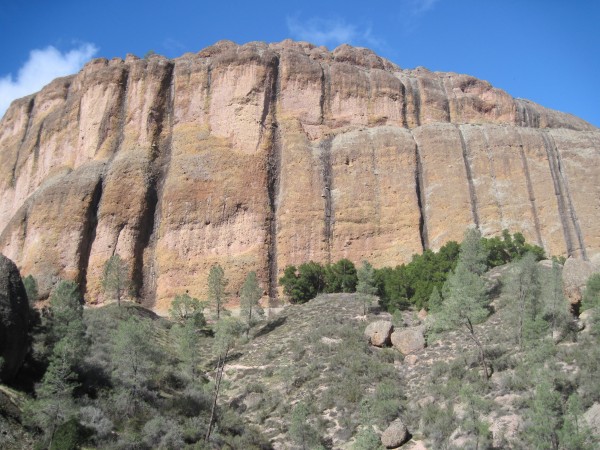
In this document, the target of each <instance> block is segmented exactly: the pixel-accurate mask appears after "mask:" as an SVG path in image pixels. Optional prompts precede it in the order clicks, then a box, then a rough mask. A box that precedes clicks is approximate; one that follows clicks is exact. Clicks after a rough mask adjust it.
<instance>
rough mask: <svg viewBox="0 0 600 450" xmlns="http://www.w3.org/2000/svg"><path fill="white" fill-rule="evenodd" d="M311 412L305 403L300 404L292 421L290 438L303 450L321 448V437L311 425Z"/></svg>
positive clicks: (297, 405)
mask: <svg viewBox="0 0 600 450" xmlns="http://www.w3.org/2000/svg"><path fill="white" fill-rule="evenodd" d="M309 419H310V410H309V409H308V406H307V405H306V404H305V403H304V402H299V403H297V404H296V406H294V409H293V410H292V417H291V421H290V429H289V433H290V438H292V441H294V443H295V444H296V445H298V446H299V447H300V448H302V450H312V449H315V448H318V447H320V443H319V435H318V434H317V431H316V430H315V428H314V427H313V426H312V425H311V423H310V420H309Z"/></svg>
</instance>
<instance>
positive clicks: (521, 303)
mask: <svg viewBox="0 0 600 450" xmlns="http://www.w3.org/2000/svg"><path fill="white" fill-rule="evenodd" d="M503 285H504V289H503V290H504V293H505V295H506V296H507V301H508V308H509V311H510V312H511V314H510V315H511V322H512V323H514V326H515V329H516V333H515V335H516V339H517V344H518V345H519V348H521V349H523V348H524V346H525V343H526V342H531V341H532V340H535V339H537V338H539V337H540V336H541V335H542V334H543V331H544V328H545V325H546V323H545V322H544V320H543V319H542V312H543V309H542V307H543V304H542V298H541V283H540V271H539V268H538V265H537V263H536V261H535V256H534V255H533V254H531V253H528V254H527V255H525V256H524V257H523V258H522V259H521V260H519V261H517V262H515V263H514V265H513V267H512V268H511V271H510V272H509V273H508V276H507V277H506V280H505V282H504V284H503Z"/></svg>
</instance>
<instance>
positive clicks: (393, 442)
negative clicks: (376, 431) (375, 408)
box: [381, 419, 410, 448]
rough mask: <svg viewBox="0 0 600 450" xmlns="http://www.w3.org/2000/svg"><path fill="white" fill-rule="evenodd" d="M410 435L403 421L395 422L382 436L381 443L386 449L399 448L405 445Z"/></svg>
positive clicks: (397, 420)
mask: <svg viewBox="0 0 600 450" xmlns="http://www.w3.org/2000/svg"><path fill="white" fill-rule="evenodd" d="M409 438H410V435H409V433H408V429H407V428H406V425H404V422H402V420H401V419H396V420H394V421H393V422H392V423H391V424H390V426H389V427H387V428H386V430H385V431H384V432H383V434H382V435H381V443H382V444H383V446H384V447H385V448H398V447H400V446H401V445H402V444H404V443H405V442H406V441H408V439H409Z"/></svg>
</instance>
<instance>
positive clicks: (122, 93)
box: [111, 68, 130, 156]
mask: <svg viewBox="0 0 600 450" xmlns="http://www.w3.org/2000/svg"><path fill="white" fill-rule="evenodd" d="M129 78H130V73H129V69H128V68H125V69H124V70H123V82H122V84H121V85H120V86H121V89H119V99H118V100H117V104H118V105H119V107H118V108H119V109H118V115H119V116H118V119H117V130H118V131H117V133H118V136H117V139H115V143H114V147H113V149H112V152H111V156H114V155H116V154H117V151H118V150H119V149H120V148H121V144H122V143H123V140H124V139H125V120H126V118H127V94H128V92H129Z"/></svg>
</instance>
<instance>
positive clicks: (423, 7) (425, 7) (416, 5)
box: [406, 0, 439, 16]
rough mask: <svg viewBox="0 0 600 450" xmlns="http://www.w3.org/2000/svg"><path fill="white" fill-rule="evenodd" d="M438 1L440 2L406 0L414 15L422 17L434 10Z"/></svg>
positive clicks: (432, 0) (436, 0)
mask: <svg viewBox="0 0 600 450" xmlns="http://www.w3.org/2000/svg"><path fill="white" fill-rule="evenodd" d="M438 1H439V0H406V4H407V6H408V7H409V9H410V11H411V13H412V14H413V15H415V16H420V15H421V14H424V13H426V12H427V11H429V10H431V9H433V7H434V6H435V4H436V3H437V2H438Z"/></svg>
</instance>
